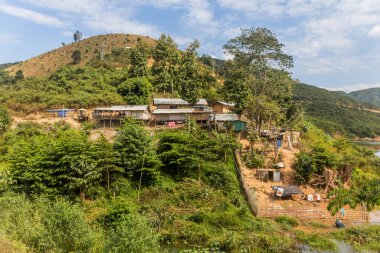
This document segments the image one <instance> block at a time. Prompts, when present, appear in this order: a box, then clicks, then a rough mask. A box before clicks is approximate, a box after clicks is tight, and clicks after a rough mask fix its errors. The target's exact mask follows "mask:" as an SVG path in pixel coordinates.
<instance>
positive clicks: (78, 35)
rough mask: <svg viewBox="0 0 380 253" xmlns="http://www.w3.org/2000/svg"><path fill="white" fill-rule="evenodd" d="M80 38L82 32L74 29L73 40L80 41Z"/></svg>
mask: <svg viewBox="0 0 380 253" xmlns="http://www.w3.org/2000/svg"><path fill="white" fill-rule="evenodd" d="M81 39H82V33H81V32H80V31H78V30H77V31H76V32H75V33H74V41H75V42H77V41H80V40H81Z"/></svg>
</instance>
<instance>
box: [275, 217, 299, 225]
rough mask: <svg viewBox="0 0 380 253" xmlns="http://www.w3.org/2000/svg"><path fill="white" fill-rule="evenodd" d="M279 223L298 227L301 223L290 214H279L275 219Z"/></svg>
mask: <svg viewBox="0 0 380 253" xmlns="http://www.w3.org/2000/svg"><path fill="white" fill-rule="evenodd" d="M274 220H275V221H276V222H277V223H280V224H283V225H289V226H291V227H297V226H298V225H299V221H298V220H297V219H296V218H293V217H290V216H278V217H276V218H275V219H274Z"/></svg>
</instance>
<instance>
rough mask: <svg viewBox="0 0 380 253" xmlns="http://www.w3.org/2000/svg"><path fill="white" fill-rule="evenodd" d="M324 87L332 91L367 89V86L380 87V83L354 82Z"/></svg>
mask: <svg viewBox="0 0 380 253" xmlns="http://www.w3.org/2000/svg"><path fill="white" fill-rule="evenodd" d="M324 88H325V89H328V90H334V91H345V92H351V91H356V90H364V89H369V88H380V83H356V84H348V85H340V86H334V88H331V87H324Z"/></svg>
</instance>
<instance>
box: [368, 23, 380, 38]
mask: <svg viewBox="0 0 380 253" xmlns="http://www.w3.org/2000/svg"><path fill="white" fill-rule="evenodd" d="M368 36H369V37H373V38H380V25H375V26H374V27H372V29H371V30H370V31H369V33H368Z"/></svg>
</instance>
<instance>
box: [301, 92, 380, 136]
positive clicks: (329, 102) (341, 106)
mask: <svg viewBox="0 0 380 253" xmlns="http://www.w3.org/2000/svg"><path fill="white" fill-rule="evenodd" d="M294 99H295V100H297V101H300V102H301V103H302V105H303V106H304V108H305V111H306V119H307V120H309V121H311V122H312V123H314V124H315V125H317V126H318V127H320V128H323V129H324V130H325V131H327V132H329V133H331V134H334V133H342V134H351V135H356V136H359V137H373V136H375V135H380V113H375V112H371V111H368V110H366V109H367V108H370V109H376V108H375V107H374V106H371V105H369V104H364V103H360V102H357V101H355V100H354V99H352V98H350V97H349V96H346V95H345V94H342V92H337V91H328V90H326V89H321V88H317V87H315V86H311V85H307V84H296V85H295V88H294Z"/></svg>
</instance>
